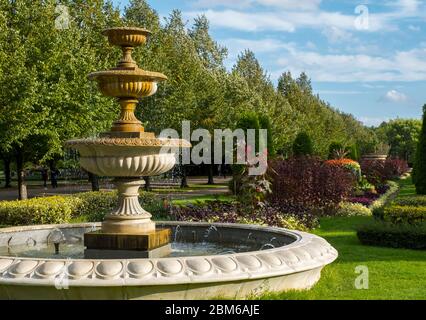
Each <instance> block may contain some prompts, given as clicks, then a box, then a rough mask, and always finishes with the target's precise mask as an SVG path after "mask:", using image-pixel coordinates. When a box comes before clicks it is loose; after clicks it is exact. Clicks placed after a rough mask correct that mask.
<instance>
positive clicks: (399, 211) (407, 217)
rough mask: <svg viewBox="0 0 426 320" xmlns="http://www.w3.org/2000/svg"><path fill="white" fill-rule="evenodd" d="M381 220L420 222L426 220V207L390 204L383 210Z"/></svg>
mask: <svg viewBox="0 0 426 320" xmlns="http://www.w3.org/2000/svg"><path fill="white" fill-rule="evenodd" d="M383 220H384V221H388V222H391V223H394V224H396V223H409V224H416V223H422V222H425V221H426V207H418V206H398V205H390V206H388V207H386V208H384V210H383Z"/></svg>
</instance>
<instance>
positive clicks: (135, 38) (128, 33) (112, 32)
mask: <svg viewBox="0 0 426 320" xmlns="http://www.w3.org/2000/svg"><path fill="white" fill-rule="evenodd" d="M102 34H103V35H105V36H107V37H108V41H109V43H110V44H111V45H114V46H120V47H138V46H141V45H143V44H145V43H146V42H147V40H148V38H149V36H150V35H151V32H150V31H149V30H146V29H143V28H135V27H121V28H110V29H106V30H104V31H103V32H102Z"/></svg>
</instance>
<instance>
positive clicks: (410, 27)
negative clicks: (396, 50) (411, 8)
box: [408, 24, 421, 32]
mask: <svg viewBox="0 0 426 320" xmlns="http://www.w3.org/2000/svg"><path fill="white" fill-rule="evenodd" d="M408 29H409V30H411V31H416V32H418V31H420V30H421V28H420V27H419V26H413V25H412V24H410V25H409V26H408Z"/></svg>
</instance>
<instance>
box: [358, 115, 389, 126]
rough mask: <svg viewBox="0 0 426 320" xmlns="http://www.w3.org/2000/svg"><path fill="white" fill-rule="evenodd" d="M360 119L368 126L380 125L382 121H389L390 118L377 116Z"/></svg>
mask: <svg viewBox="0 0 426 320" xmlns="http://www.w3.org/2000/svg"><path fill="white" fill-rule="evenodd" d="M359 121H361V122H362V123H364V125H366V126H374V127H377V126H379V125H380V124H381V123H382V122H386V121H389V118H375V117H360V118H359Z"/></svg>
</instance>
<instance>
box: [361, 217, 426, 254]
mask: <svg viewBox="0 0 426 320" xmlns="http://www.w3.org/2000/svg"><path fill="white" fill-rule="evenodd" d="M357 235H358V238H359V240H360V241H361V243H362V244H365V245H370V246H383V247H391V248H406V249H420V250H425V249H426V223H423V224H420V225H412V224H405V223H402V224H397V225H395V224H393V223H388V222H382V221H374V222H371V223H369V224H365V225H362V226H360V227H358V230H357Z"/></svg>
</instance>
